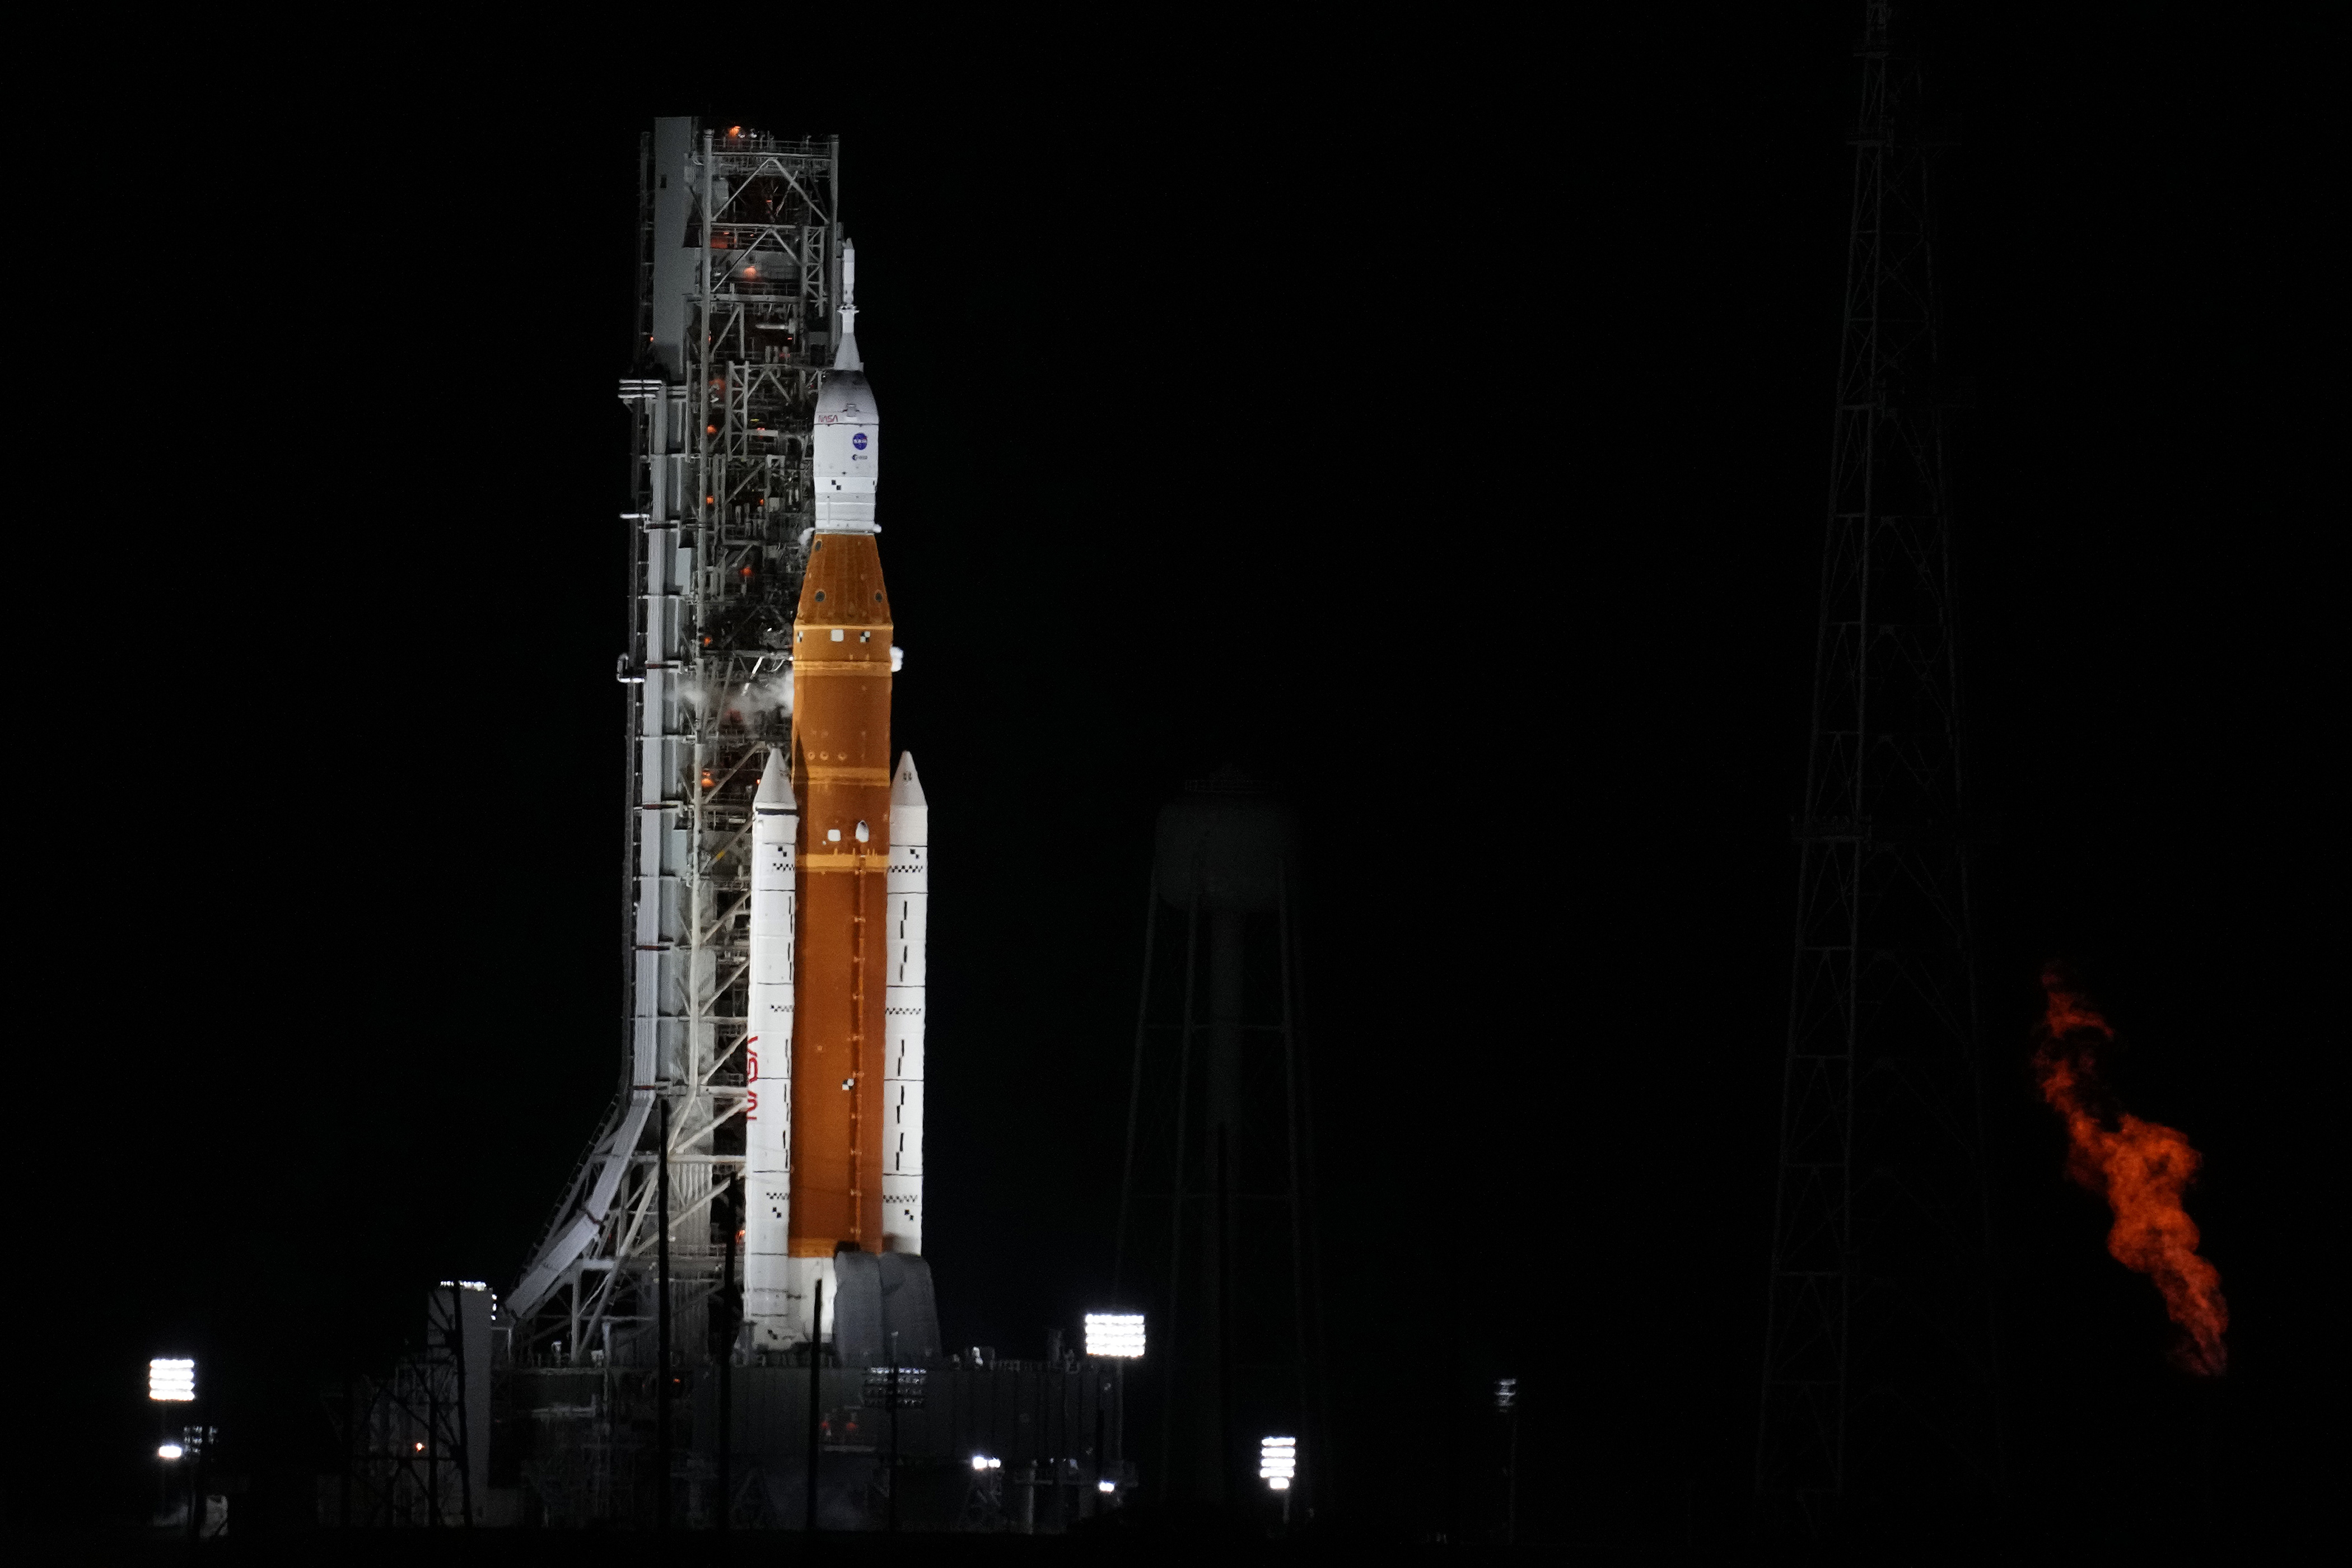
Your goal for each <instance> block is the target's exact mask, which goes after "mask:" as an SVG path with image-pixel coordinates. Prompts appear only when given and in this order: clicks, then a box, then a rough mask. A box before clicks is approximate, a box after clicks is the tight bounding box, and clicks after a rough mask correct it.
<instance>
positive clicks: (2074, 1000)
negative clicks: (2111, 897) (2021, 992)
mask: <svg viewBox="0 0 2352 1568" xmlns="http://www.w3.org/2000/svg"><path fill="white" fill-rule="evenodd" d="M2042 990H2043V992H2044V993H2045V994H2047V995H2048V997H2049V1011H2048V1012H2047V1014H2046V1015H2045V1016H2043V1018H2042V1024H2041V1026H2040V1027H2039V1028H2037V1029H2036V1030H2035V1031H2034V1036H2035V1041H2036V1044H2035V1047H2034V1051H2033V1074H2034V1078H2035V1079H2036V1080H2037V1081H2038V1082H2039V1083H2040V1084H2041V1086H2042V1099H2044V1100H2048V1101H2049V1102H2050V1108H2051V1109H2052V1110H2055V1111H2056V1112H2057V1113H2058V1114H2059V1116H2060V1117H2062V1118H2063V1119H2064V1121H2065V1123H2066V1136H2067V1140H2068V1143H2069V1148H2068V1152H2067V1156H2066V1173H2067V1174H2068V1175H2070V1176H2072V1177H2073V1178H2074V1180H2075V1181H2077V1182H2079V1183H2081V1184H2083V1185H2084V1186H2086V1187H2088V1188H2090V1189H2091V1190H2092V1191H2093V1192H2095V1193H2098V1194H2102V1195H2104V1196H2105V1198H2106V1200H2107V1206H2108V1207H2109V1208H2111V1209H2112V1210H2114V1211H2115V1216H2116V1223H2115V1226H2114V1227H2113V1228H2112V1229H2110V1230H2109V1231H2108V1232H2107V1251H2108V1252H2109V1253H2111V1254H2113V1255H2114V1257H2115V1258H2116V1261H2117V1262H2118V1263H2121V1264H2122V1265H2123V1266H2124V1267H2125V1268H2129V1269H2132V1270H2133V1271H2135V1272H2136V1273H2140V1274H2145V1275H2147V1277H2148V1278H2149V1279H2152V1280H2154V1281H2155V1282H2156V1288H2157V1289H2158V1290H2159V1291H2161V1292H2162V1293H2163V1296H2164V1310H2165V1311H2166V1312H2167V1313H2168V1315H2169V1316H2170V1317H2171V1319H2172V1321H2174V1322H2175V1323H2177V1324H2179V1326H2180V1329H2181V1331H2182V1333H2183V1335H2184V1336H2185V1338H2184V1340H2183V1342H2182V1344H2181V1346H2180V1349H2179V1361H2180V1363H2181V1365H2183V1366H2184V1367H2186V1368H2187V1369H2188V1370H2189V1371H2190V1372H2194V1373H2202V1374H2203V1375H2205V1376H2208V1377H2216V1376H2219V1375H2220V1374H2221V1370H2222V1368H2223V1366H2224V1365H2225V1364H2226V1363H2227V1360H2228V1357H2227V1352H2225V1350H2224V1349H2223V1347H2222V1343H2221V1334H2222V1331H2223V1330H2225V1329H2227V1328H2228V1327H2229V1326H2230V1307H2229V1303H2228V1302H2226V1301H2224V1300H2222V1299H2221V1270H2219V1269H2217V1268H2214V1267H2213V1266H2212V1265H2211V1264H2210V1263H2208V1262H2207V1261H2206V1260H2205V1259H2204V1258H2200V1257H2198V1256H2197V1241H2198V1236H2197V1225H2196V1222H2195V1221H2193V1220H2191V1219H2190V1218H2189V1211H2188V1210H2186V1209H2184V1208H2182V1207H2181V1206H2180V1194H2181V1193H2182V1192H2183V1191H2184V1190H2185V1189H2186V1188H2187V1187H2188V1185H2189V1182H2190V1181H2191V1180H2193V1179H2194V1178H2195V1177H2196V1174H2197V1167H2198V1166H2199V1165H2200V1164H2202V1163H2204V1162H2203V1160H2202V1159H2201V1157H2200V1155H2199V1154H2198V1152H2197V1151H2196V1150H2194V1149H2192V1148H2190V1147H2189V1140H2188V1139H2187V1138H2186V1137H2185V1136H2183V1135H2182V1134H2181V1133H2179V1132H2178V1131H2174V1130H2173V1129H2172V1128H2169V1127H2161V1126H2158V1124H2157V1123H2155V1122H2153V1121H2141V1120H2140V1119H2139V1118H2138V1117H2137V1116H2134V1115H2132V1114H2131V1113H2130V1112H2128V1111H2124V1110H2116V1109H2115V1108H2114V1107H2112V1106H2109V1105H2106V1104H2105V1103H2103V1102H2104V1101H2105V1100H2106V1094H2105V1089H2104V1088H2103V1086H2102V1085H2101V1084H2100V1082H2099V1076H2098V1052H2099V1048H2100V1047H2103V1046H2105V1045H2107V1044H2109V1043H2111V1042H2112V1041H2113V1040H2114V1039H2115V1037H2116V1032H2115V1030H2114V1029H2113V1028H2111V1027H2110V1026H2108V1024H2107V1021H2106V1020H2105V1018H2102V1017H2101V1016H2099V1015H2098V1013H2097V1012H2096V1011H2095V1010H2094V1009H2093V1008H2092V1006H2091V1005H2090V1004H2088V1003H2087V1002H2085V1001H2084V1000H2083V998H2082V997H2081V996H2080V995H2079V994H2076V993H2075V992H2074V990H2072V989H2071V988H2070V987H2069V986H2068V984H2067V983H2066V981H2065V979H2064V977H2063V976H2062V975H2061V974H2059V973H2057V972H2056V971H2055V970H2044V971H2043V972H2042Z"/></svg>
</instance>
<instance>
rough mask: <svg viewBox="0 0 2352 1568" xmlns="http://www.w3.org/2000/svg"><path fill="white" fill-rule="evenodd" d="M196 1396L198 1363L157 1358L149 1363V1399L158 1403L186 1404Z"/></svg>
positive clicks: (167, 1357)
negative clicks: (168, 1401) (167, 1401)
mask: <svg viewBox="0 0 2352 1568" xmlns="http://www.w3.org/2000/svg"><path fill="white" fill-rule="evenodd" d="M195 1396H196V1363H194V1362H193V1361H188V1360H185V1359H174V1358H173V1357H169V1356H157V1357H156V1358H155V1359H154V1360H153V1361H151V1362H149V1363H147V1397H148V1398H150V1399H152V1400H156V1401H159V1402H161V1401H165V1400H170V1401H176V1402H184V1401H187V1400H191V1399H194V1398H195Z"/></svg>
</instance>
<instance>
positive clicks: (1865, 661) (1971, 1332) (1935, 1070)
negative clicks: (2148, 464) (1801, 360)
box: [1755, 0, 2000, 1532]
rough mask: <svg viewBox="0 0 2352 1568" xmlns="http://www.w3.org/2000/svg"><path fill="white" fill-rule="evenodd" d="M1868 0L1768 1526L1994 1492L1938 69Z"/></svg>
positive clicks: (1801, 956)
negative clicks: (1948, 461)
mask: <svg viewBox="0 0 2352 1568" xmlns="http://www.w3.org/2000/svg"><path fill="white" fill-rule="evenodd" d="M1888 20H1889V6H1888V5H1887V4H1886V3H1885V0H1870V4H1869V5H1868V9H1867V14H1866V18H1865V26H1864V38H1863V42H1862V46H1861V49H1860V55H1861V58H1862V61H1863V73H1862V111H1861V115H1860V117H1859V119H1858V121H1857V122H1856V126H1855V131H1854V134H1853V150H1854V153H1853V223H1852V231H1851V237H1850V239H1849V241H1848V246H1847V252H1846V282H1845V299H1844V327H1843V336H1842V339H1841V347H1840V351H1839V356H1838V372H1837V392H1836V403H1835V409H1834V413H1833V416H1832V433H1831V442H1830V498H1829V499H1830V504H1829V519H1828V531H1827V536H1826V539H1825V541H1824V542H1823V545H1822V577H1821V625H1820V632H1819V640H1818V643H1817V645H1816V651H1815V655H1814V669H1813V702H1812V739H1811V749H1810V753H1809V758H1808V763H1807V769H1806V783H1805V795H1804V809H1803V813H1802V815H1801V816H1800V817H1799V818H1798V819H1797V821H1796V824H1795V826H1796V838H1797V844H1798V872H1797V910H1796V942H1795V952H1794V954H1793V963H1792V967H1791V978H1790V999H1789V1029H1788V1038H1787V1058H1786V1063H1785V1067H1784V1070H1783V1076H1782V1083H1781V1102H1780V1177H1779V1184H1778V1193H1777V1198H1776V1205H1775V1209H1774V1218H1773V1230H1772V1243H1771V1264H1770V1284H1769V1312H1768V1316H1769V1327H1768V1330H1767V1335H1766V1342H1765V1352H1764V1367H1763V1390H1762V1402H1761V1414H1760V1419H1759V1429H1758V1436H1757V1445H1756V1466H1755V1489H1756V1494H1757V1497H1758V1500H1759V1503H1760V1504H1761V1505H1762V1512H1763V1515H1764V1520H1765V1522H1766V1523H1767V1524H1768V1526H1777V1527H1779V1528H1783V1529H1786V1528H1792V1527H1793V1528H1801V1529H1805V1530H1808V1531H1814V1532H1819V1531H1824V1530H1835V1531H1842V1532H1843V1531H1867V1530H1868V1529H1869V1528H1870V1524H1871V1521H1873V1520H1874V1519H1877V1518H1885V1517H1892V1516H1896V1515H1901V1516H1907V1517H1908V1518H1909V1519H1911V1520H1913V1521H1916V1520H1917V1519H1918V1518H1919V1517H1920V1516H1921V1514H1922V1512H1923V1511H1925V1512H1927V1513H1928V1514H1929V1515H1930V1516H1931V1517H1932V1516H1933V1514H1934V1512H1935V1510H1939V1509H1950V1510H1972V1511H1970V1512H1968V1513H1959V1512H1954V1513H1952V1514H1951V1515H1949V1516H1948V1517H1953V1518H1968V1517H1981V1515H1982V1512H1983V1511H1984V1510H1987V1509H1988V1508H1989V1506H1990V1504H1991V1503H1992V1502H1994V1501H1995V1500H1997V1498H1998V1494H1999V1478H2000V1457H1999V1456H2000V1442H1999V1429H1998V1421H1997V1416H1996V1412H1995V1407H1994V1376H1993V1349H1992V1332H1991V1312H1990V1281H1989V1279H1988V1258H1987V1234H1986V1197H1985V1172H1984V1142H1983V1134H1982V1128H1981V1116H1980V1112H1979V1095H1978V1082H1977V1005H1976V995H1975V973H1974V965H1975V950H1974V942H1973V938H1972V935H1971V932H1970V927H1969V852H1970V836H1969V827H1968V822H1969V818H1968V816H1967V810H1966V803H1965V795H1964V794H1963V790H1962V779H1961V763H1962V754H1963V748H1962V743H1961V738H1962V728H1961V712H1960V682H1959V671H1958V658H1957V641H1956V637H1955V614H1954V607H1953V589H1952V569H1951V508H1950V501H1949V495H1948V487H1947V484H1946V474H1945V433H1944V422H1943V412H1942V410H1943V406H1944V402H1943V399H1942V398H1941V396H1940V395H1939V386H1940V384H1941V383H1940V369H1939V364H1938V350H1937V291H1936V290H1937V281H1936V275H1935V264H1934V255H1933V251H1932V248H1931V246H1930V222H1929V210H1928V156H1927V153H1928V146H1929V141H1930V139H1929V138H1928V137H1927V135H1926V134H1925V133H1924V132H1923V128H1922V125H1921V122H1920V115H1921V110H1922V100H1921V93H1920V82H1919V70H1918V64H1917V61H1916V58H1913V57H1912V56H1911V55H1909V54H1908V53H1906V52H1905V51H1904V50H1903V49H1900V48H1898V47H1895V45H1894V44H1893V42H1892V41H1891V39H1890V37H1889V32H1888Z"/></svg>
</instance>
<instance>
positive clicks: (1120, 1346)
mask: <svg viewBox="0 0 2352 1568" xmlns="http://www.w3.org/2000/svg"><path fill="white" fill-rule="evenodd" d="M1142 1353H1143V1314H1142V1313H1140V1312H1088V1313H1087V1354H1088V1355H1100V1356H1127V1357H1133V1356H1139V1355H1141V1354H1142Z"/></svg>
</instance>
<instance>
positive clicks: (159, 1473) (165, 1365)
mask: <svg viewBox="0 0 2352 1568" xmlns="http://www.w3.org/2000/svg"><path fill="white" fill-rule="evenodd" d="M147 1399H148V1403H150V1404H152V1405H154V1406H155V1436H156V1438H157V1442H156V1446H155V1459H156V1466H155V1507H156V1510H157V1511H158V1512H161V1511H162V1510H164V1509H166V1508H169V1507H170V1506H171V1473H172V1467H173V1465H175V1464H177V1463H179V1462H180V1460H181V1459H182V1458H184V1456H185V1455H186V1454H187V1451H188V1450H187V1448H186V1447H185V1446H184V1445H183V1444H180V1443H175V1442H173V1441H172V1440H171V1438H169V1437H168V1436H165V1435H164V1425H163V1424H164V1420H165V1417H166V1415H167V1414H168V1412H167V1411H166V1410H165V1408H164V1407H165V1406H166V1405H194V1403H195V1402H196V1363H195V1361H194V1358H193V1357H189V1356H157V1357H155V1358H154V1359H152V1361H150V1362H148V1363H147ZM192 1468H193V1467H192ZM188 1492H189V1495H188V1513H189V1517H190V1519H191V1520H192V1521H193V1520H194V1518H195V1514H196V1511H197V1504H196V1498H195V1482H194V1479H191V1480H190V1481H189V1483H188ZM189 1528H190V1529H191V1530H194V1529H195V1528H196V1525H195V1524H194V1523H192V1524H191V1525H190V1526H189Z"/></svg>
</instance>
